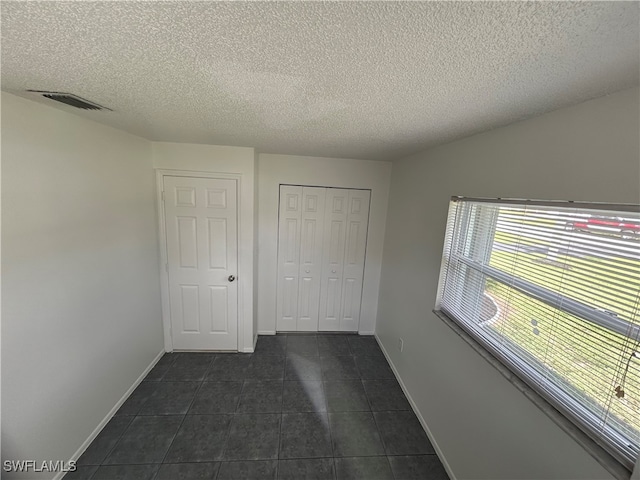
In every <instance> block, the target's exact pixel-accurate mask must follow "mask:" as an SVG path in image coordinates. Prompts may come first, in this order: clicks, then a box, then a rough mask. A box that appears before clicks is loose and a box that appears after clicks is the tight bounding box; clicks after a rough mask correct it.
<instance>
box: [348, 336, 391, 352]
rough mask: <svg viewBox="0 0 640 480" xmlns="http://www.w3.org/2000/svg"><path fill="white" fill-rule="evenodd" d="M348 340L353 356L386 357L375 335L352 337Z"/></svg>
mask: <svg viewBox="0 0 640 480" xmlns="http://www.w3.org/2000/svg"><path fill="white" fill-rule="evenodd" d="M347 339H348V341H349V348H351V353H352V354H353V355H379V356H384V355H383V354H382V350H380V346H379V345H378V342H377V341H376V338H375V337H374V336H373V335H350V336H349V337H347Z"/></svg>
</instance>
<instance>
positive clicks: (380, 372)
mask: <svg viewBox="0 0 640 480" xmlns="http://www.w3.org/2000/svg"><path fill="white" fill-rule="evenodd" d="M355 359H356V365H357V366H358V371H359V372H360V377H361V378H363V379H366V380H378V379H390V378H395V375H394V374H393V371H392V370H391V367H390V366H389V364H388V363H387V360H386V359H385V358H384V357H382V356H375V355H369V356H366V357H365V356H363V357H359V356H356V357H355Z"/></svg>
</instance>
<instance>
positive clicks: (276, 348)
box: [254, 335, 287, 355]
mask: <svg viewBox="0 0 640 480" xmlns="http://www.w3.org/2000/svg"><path fill="white" fill-rule="evenodd" d="M286 351H287V337H286V336H284V335H260V336H259V337H258V342H257V343H256V348H255V352H254V354H255V355H284V354H285V353H286Z"/></svg>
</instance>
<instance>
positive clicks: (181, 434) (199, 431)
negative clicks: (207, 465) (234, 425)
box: [163, 415, 231, 463]
mask: <svg viewBox="0 0 640 480" xmlns="http://www.w3.org/2000/svg"><path fill="white" fill-rule="evenodd" d="M230 421H231V416H230V415H187V416H186V417H185V419H184V422H183V423H182V425H181V426H180V429H179V430H178V433H177V434H176V437H175V438H174V440H173V443H172V444H171V448H169V452H167V456H166V457H165V459H164V460H163V461H164V462H167V463H182V462H212V461H216V460H220V459H221V458H222V452H223V451H224V446H225V442H226V439H227V431H228V430H229V423H230Z"/></svg>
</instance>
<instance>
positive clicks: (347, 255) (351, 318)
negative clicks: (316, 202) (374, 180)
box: [339, 190, 371, 332]
mask: <svg viewBox="0 0 640 480" xmlns="http://www.w3.org/2000/svg"><path fill="white" fill-rule="evenodd" d="M370 196H371V193H370V192H369V191H368V190H350V191H349V198H348V202H347V221H346V241H345V252H344V270H343V280H342V299H341V300H342V302H341V308H340V312H341V315H340V327H339V329H340V331H345V332H353V331H357V330H358V325H359V323H360V306H361V301H362V281H363V278H364V260H365V253H366V248H367V228H368V223H369V199H370Z"/></svg>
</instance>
